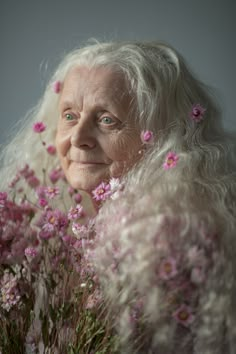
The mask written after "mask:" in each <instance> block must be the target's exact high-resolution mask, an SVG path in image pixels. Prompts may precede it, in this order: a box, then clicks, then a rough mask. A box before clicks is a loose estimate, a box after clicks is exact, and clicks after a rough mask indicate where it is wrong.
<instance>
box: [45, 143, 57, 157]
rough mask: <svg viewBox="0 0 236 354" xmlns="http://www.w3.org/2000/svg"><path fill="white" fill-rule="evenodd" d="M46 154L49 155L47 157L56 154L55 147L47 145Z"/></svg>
mask: <svg viewBox="0 0 236 354" xmlns="http://www.w3.org/2000/svg"><path fill="white" fill-rule="evenodd" d="M47 152H48V153H49V155H55V153H56V148H55V146H54V145H48V147H47Z"/></svg>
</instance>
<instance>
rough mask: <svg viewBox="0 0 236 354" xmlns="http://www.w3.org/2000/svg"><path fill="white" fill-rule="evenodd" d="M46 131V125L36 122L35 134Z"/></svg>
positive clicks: (34, 126) (34, 125)
mask: <svg viewBox="0 0 236 354" xmlns="http://www.w3.org/2000/svg"><path fill="white" fill-rule="evenodd" d="M45 129H46V125H45V124H44V123H43V122H36V123H34V124H33V131H34V132H35V133H42V132H43V131H44V130H45Z"/></svg>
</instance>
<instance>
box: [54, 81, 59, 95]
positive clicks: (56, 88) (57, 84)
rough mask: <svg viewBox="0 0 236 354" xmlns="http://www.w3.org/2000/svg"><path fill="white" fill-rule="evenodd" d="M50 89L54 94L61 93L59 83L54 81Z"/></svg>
mask: <svg viewBox="0 0 236 354" xmlns="http://www.w3.org/2000/svg"><path fill="white" fill-rule="evenodd" d="M52 88H53V91H54V92H55V93H59V92H60V91H61V82H60V81H55V82H54V83H53V84H52Z"/></svg>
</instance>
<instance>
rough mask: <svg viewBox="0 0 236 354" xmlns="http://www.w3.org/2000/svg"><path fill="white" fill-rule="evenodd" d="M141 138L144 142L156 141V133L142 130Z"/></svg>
mask: <svg viewBox="0 0 236 354" xmlns="http://www.w3.org/2000/svg"><path fill="white" fill-rule="evenodd" d="M141 140H142V142H143V144H152V143H153V141H154V134H153V132H152V131H150V130H145V131H142V132H141Z"/></svg>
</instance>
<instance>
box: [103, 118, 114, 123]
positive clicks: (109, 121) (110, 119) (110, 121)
mask: <svg viewBox="0 0 236 354" xmlns="http://www.w3.org/2000/svg"><path fill="white" fill-rule="evenodd" d="M101 122H102V123H103V124H112V123H114V119H112V118H111V117H102V118H101Z"/></svg>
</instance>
